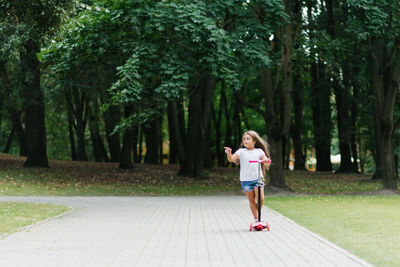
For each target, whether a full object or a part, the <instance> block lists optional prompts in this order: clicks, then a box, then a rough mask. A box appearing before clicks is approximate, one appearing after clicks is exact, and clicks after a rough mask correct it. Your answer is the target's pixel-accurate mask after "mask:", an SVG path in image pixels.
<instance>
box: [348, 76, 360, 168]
mask: <svg viewBox="0 0 400 267" xmlns="http://www.w3.org/2000/svg"><path fill="white" fill-rule="evenodd" d="M357 98H358V88H357V86H356V85H355V84H353V97H352V101H351V102H352V103H351V137H350V138H351V140H350V142H351V154H352V155H353V172H356V173H358V172H359V171H358V157H359V156H358V152H357V141H356V140H357V137H356V129H357V107H356V103H355V101H354V99H357Z"/></svg>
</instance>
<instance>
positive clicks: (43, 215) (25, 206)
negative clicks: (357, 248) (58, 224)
mask: <svg viewBox="0 0 400 267" xmlns="http://www.w3.org/2000/svg"><path fill="white" fill-rule="evenodd" d="M70 210H71V209H70V208H68V207H63V206H58V205H50V204H36V203H20V202H0V237H5V236H7V235H9V234H12V233H14V232H17V231H18V230H20V229H21V228H23V227H26V226H28V225H32V224H34V223H37V222H40V221H43V220H45V219H48V218H51V217H54V216H57V215H60V214H63V213H65V212H68V211H70Z"/></svg>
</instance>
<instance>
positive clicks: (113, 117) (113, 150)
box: [103, 106, 121, 162]
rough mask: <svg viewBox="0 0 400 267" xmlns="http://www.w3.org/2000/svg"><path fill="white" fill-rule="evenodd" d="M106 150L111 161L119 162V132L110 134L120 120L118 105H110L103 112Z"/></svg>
mask: <svg viewBox="0 0 400 267" xmlns="http://www.w3.org/2000/svg"><path fill="white" fill-rule="evenodd" d="M103 118H104V122H105V126H106V136H107V144H108V150H109V151H110V158H111V162H119V159H120V154H121V151H120V150H121V148H120V146H121V145H120V142H121V141H120V136H119V133H115V134H113V135H112V134H111V133H112V132H113V131H114V129H115V126H117V125H118V124H119V122H120V121H121V108H120V107H119V106H110V108H109V109H108V110H107V111H106V112H104V114H103Z"/></svg>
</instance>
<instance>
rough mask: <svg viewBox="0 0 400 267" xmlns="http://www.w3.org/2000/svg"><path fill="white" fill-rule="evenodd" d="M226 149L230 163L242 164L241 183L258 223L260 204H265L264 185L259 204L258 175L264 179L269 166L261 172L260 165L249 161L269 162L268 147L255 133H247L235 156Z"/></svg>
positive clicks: (265, 165)
mask: <svg viewBox="0 0 400 267" xmlns="http://www.w3.org/2000/svg"><path fill="white" fill-rule="evenodd" d="M224 149H225V153H226V155H227V158H228V161H229V162H235V163H236V164H238V163H239V162H240V181H241V184H242V188H243V192H245V193H246V195H247V198H248V199H249V202H250V210H251V212H252V213H253V217H254V220H256V221H257V218H258V205H259V204H260V205H261V207H262V206H263V204H264V185H263V186H262V188H261V203H257V199H258V190H257V181H258V173H260V174H261V176H262V177H264V176H263V173H264V171H263V170H264V169H265V168H266V167H267V168H268V167H269V164H266V163H264V164H263V168H262V169H260V172H259V170H258V168H259V167H258V166H259V164H257V163H249V160H259V159H262V160H268V159H269V157H270V156H269V151H268V146H267V144H266V143H265V142H264V140H263V139H262V138H261V137H260V136H259V135H258V134H257V133H256V132H255V131H247V132H244V134H243V137H242V143H241V148H239V149H238V150H237V151H236V152H235V153H234V154H232V149H231V148H229V147H224Z"/></svg>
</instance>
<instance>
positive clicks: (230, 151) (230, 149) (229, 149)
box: [224, 147, 232, 154]
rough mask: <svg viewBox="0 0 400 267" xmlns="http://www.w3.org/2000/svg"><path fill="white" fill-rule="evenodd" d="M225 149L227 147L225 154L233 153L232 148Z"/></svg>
mask: <svg viewBox="0 0 400 267" xmlns="http://www.w3.org/2000/svg"><path fill="white" fill-rule="evenodd" d="M224 149H225V154H232V148H230V147H224Z"/></svg>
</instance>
